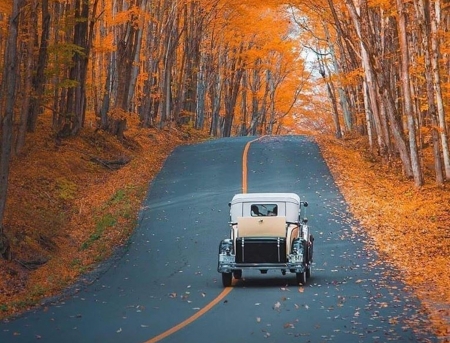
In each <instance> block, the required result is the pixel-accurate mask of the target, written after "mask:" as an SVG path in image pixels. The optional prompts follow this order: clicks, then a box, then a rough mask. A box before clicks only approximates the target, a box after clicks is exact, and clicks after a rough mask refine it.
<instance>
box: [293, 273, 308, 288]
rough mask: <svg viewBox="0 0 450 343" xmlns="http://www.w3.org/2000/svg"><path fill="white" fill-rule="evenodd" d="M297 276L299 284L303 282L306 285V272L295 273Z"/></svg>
mask: <svg viewBox="0 0 450 343" xmlns="http://www.w3.org/2000/svg"><path fill="white" fill-rule="evenodd" d="M295 275H296V277H297V284H300V283H301V284H302V285H306V272H303V273H296V274H295Z"/></svg>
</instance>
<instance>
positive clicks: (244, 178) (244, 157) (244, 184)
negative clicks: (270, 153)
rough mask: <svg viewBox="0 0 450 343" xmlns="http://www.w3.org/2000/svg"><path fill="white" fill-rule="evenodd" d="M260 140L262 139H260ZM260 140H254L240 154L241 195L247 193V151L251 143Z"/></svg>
mask: <svg viewBox="0 0 450 343" xmlns="http://www.w3.org/2000/svg"><path fill="white" fill-rule="evenodd" d="M260 138H262V137H260ZM260 138H256V139H254V140H252V141H250V142H248V143H247V144H246V145H245V148H244V153H243V154H242V193H247V191H248V167H247V165H248V163H247V162H248V150H249V149H250V145H251V144H252V143H253V142H256V141H257V140H259V139H260Z"/></svg>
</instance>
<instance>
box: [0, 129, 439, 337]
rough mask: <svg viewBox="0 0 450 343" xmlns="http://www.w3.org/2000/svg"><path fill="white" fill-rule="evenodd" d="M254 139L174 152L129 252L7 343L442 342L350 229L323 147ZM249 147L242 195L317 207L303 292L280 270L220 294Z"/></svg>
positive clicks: (10, 328) (3, 330) (8, 329)
mask: <svg viewBox="0 0 450 343" xmlns="http://www.w3.org/2000/svg"><path fill="white" fill-rule="evenodd" d="M254 139H255V138H254V137H253V138H248V137H246V138H230V139H221V140H215V141H210V142H206V143H202V144H197V145H192V146H185V147H180V148H178V149H176V150H175V151H174V153H173V154H172V155H171V156H170V157H169V158H168V160H167V161H166V163H165V165H164V168H163V169H162V171H161V172H160V174H159V175H158V176H157V178H156V179H155V180H154V181H153V182H152V184H151V186H150V189H149V192H148V196H147V200H146V201H145V203H144V207H143V210H142V211H141V214H140V216H139V223H138V226H137V228H136V230H135V233H134V234H133V236H132V238H131V240H130V243H129V245H128V249H127V250H126V251H125V252H124V253H123V255H121V257H120V258H116V259H112V260H111V261H109V264H108V268H107V269H106V270H105V271H103V272H102V273H101V274H99V275H98V279H97V280H96V281H95V282H93V283H92V284H90V285H89V286H86V287H82V288H81V289H80V290H79V291H78V292H77V293H75V294H72V295H71V296H67V297H65V298H61V299H59V300H58V301H54V302H53V303H52V304H47V306H45V307H44V308H42V309H38V310H35V311H32V312H29V313H26V314H24V315H23V316H20V317H19V318H18V319H14V320H10V321H6V322H3V323H1V324H0V342H2V343H3V342H8V343H9V342H34V341H39V342H127V343H128V342H130V343H132V342H138V343H143V342H149V343H150V342H151V343H153V342H159V341H161V342H177V343H178V342H196V343H200V342H208V343H210V342H227V343H230V342H262V341H263V342H281V341H282V342H297V343H298V342H345V343H348V342H387V341H398V342H437V340H436V338H435V337H434V336H433V335H432V334H430V333H428V332H426V331H425V326H423V327H422V325H420V324H421V323H425V322H426V320H427V318H426V317H424V316H423V314H422V313H421V310H420V305H419V303H418V302H417V300H416V299H415V298H414V297H413V296H412V295H411V294H410V293H409V292H408V291H407V290H406V289H405V286H404V285H403V284H402V283H401V282H399V281H395V279H394V277H393V276H395V274H396V271H395V270H392V269H390V268H389V267H387V266H386V265H384V264H383V263H380V261H379V259H378V257H377V256H376V253H375V252H374V251H373V250H371V249H370V241H369V240H367V237H365V235H364V234H363V231H361V230H356V231H355V230H354V229H355V228H356V229H357V228H358V223H357V222H355V221H354V220H353V219H352V217H351V215H350V213H349V212H348V209H347V207H346V204H345V201H344V200H343V198H342V196H341V195H340V193H339V191H338V190H337V188H336V186H335V184H334V181H333V179H332V176H331V175H330V172H329V170H328V168H327V166H326V164H325V163H324V161H323V158H322V156H321V154H320V151H319V149H318V147H317V145H316V144H315V143H314V142H313V141H312V140H311V139H309V138H306V137H297V136H295V137H293V136H292V137H263V138H261V139H259V140H256V141H253V140H254ZM250 141H253V142H252V144H251V146H250V147H249V148H248V150H247V154H248V156H247V170H246V175H247V183H248V184H247V185H246V188H248V189H247V191H248V192H295V193H297V194H299V195H300V197H301V198H302V200H307V201H308V202H309V204H310V206H309V207H308V208H307V211H308V213H307V214H308V218H309V224H310V226H311V228H312V230H313V234H314V235H315V238H316V240H315V252H314V257H315V258H314V260H315V262H314V265H313V272H312V277H311V279H310V280H309V282H308V284H307V285H306V286H303V287H300V286H297V285H295V275H294V274H287V275H285V276H282V275H281V273H278V272H275V271H273V272H269V273H268V274H266V275H261V274H259V273H258V272H251V273H248V274H245V273H244V275H243V277H244V278H243V280H239V281H236V280H235V281H234V284H233V287H231V288H230V289H228V290H227V291H224V289H223V288H222V285H221V281H220V274H218V273H217V271H216V267H217V251H218V244H219V241H220V239H222V238H224V237H226V236H227V235H228V230H229V227H228V220H229V213H228V202H229V201H230V200H231V198H232V196H233V195H234V194H236V193H241V192H242V187H243V185H242V182H243V179H242V176H243V164H244V162H243V160H242V156H243V151H244V149H245V147H246V145H247V143H249V142H250ZM352 228H353V229H352ZM94 275H95V274H94ZM90 277H92V275H91V276H90ZM72 293H73V292H72ZM199 312H201V313H200V314H201V315H196V313H199Z"/></svg>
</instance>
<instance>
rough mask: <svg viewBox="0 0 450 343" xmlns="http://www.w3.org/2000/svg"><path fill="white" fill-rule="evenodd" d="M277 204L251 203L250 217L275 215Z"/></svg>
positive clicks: (276, 213)
mask: <svg viewBox="0 0 450 343" xmlns="http://www.w3.org/2000/svg"><path fill="white" fill-rule="evenodd" d="M277 215H278V206H277V205H276V204H252V206H251V216H252V217H261V216H262V217H265V216H277Z"/></svg>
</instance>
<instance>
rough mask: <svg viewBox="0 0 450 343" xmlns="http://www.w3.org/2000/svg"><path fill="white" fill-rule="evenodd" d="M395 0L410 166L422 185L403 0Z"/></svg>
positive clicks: (415, 178)
mask: <svg viewBox="0 0 450 343" xmlns="http://www.w3.org/2000/svg"><path fill="white" fill-rule="evenodd" d="M396 1H397V10H398V19H397V23H398V37H399V41H400V54H401V67H400V70H401V80H402V89H403V106H404V111H405V112H406V117H407V120H408V136H409V154H410V157H411V167H412V172H413V176H414V182H415V184H416V186H417V187H421V186H422V185H423V176H422V170H421V167H420V161H419V153H418V151H417V142H416V126H415V121H414V118H415V115H414V113H413V103H412V95H411V80H410V77H409V49H408V37H407V33H406V20H407V18H406V8H405V6H404V4H403V0H396Z"/></svg>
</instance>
